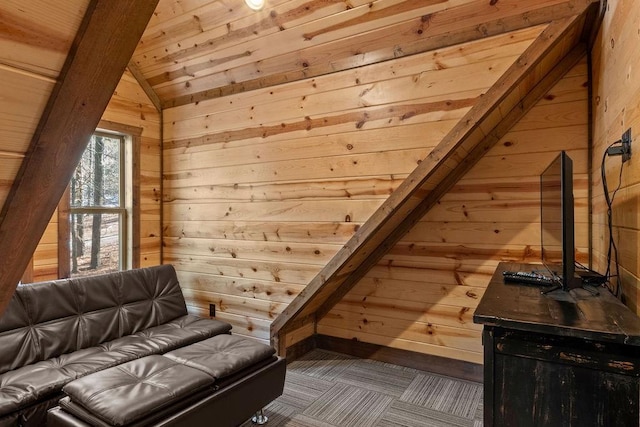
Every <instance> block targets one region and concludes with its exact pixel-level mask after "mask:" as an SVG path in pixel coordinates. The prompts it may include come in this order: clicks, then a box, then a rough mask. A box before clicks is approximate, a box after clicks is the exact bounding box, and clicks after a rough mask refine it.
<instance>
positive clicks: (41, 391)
mask: <svg viewBox="0 0 640 427" xmlns="http://www.w3.org/2000/svg"><path fill="white" fill-rule="evenodd" d="M230 329H231V325H229V324H228V323H225V322H220V321H218V320H213V319H202V318H199V317H196V316H191V315H186V316H182V317H179V318H178V319H174V320H172V321H170V322H168V323H166V324H164V325H159V326H155V327H153V328H149V329H147V330H144V331H140V332H138V333H137V334H135V335H127V336H124V337H120V338H116V339H114V340H111V341H109V342H106V343H103V344H100V345H97V346H94V347H89V348H85V349H81V350H77V351H74V352H71V353H67V354H63V355H60V356H58V357H55V358H51V359H49V360H46V361H42V362H38V363H35V364H32V365H27V366H23V367H21V368H17V369H15V370H13V371H9V372H6V373H4V374H0V416H2V415H5V414H8V413H10V412H12V411H15V410H17V409H21V408H24V407H26V406H28V405H30V404H32V403H33V402H35V401H37V400H38V399H40V398H42V397H43V396H46V395H47V394H51V393H54V392H59V391H60V389H61V388H62V386H63V385H65V384H67V383H68V382H69V381H72V380H74V379H76V378H80V377H83V376H85V375H88V374H91V373H94V372H98V371H101V370H104V369H107V368H110V367H113V366H116V365H119V364H122V363H125V362H129V361H132V360H135V359H139V358H142V357H145V356H149V355H152V354H160V353H164V352H167V351H171V350H173V349H176V348H179V347H182V346H185V345H188V344H191V343H194V342H196V341H199V340H202V339H204V338H207V337H211V336H214V335H217V334H227V333H228V332H229V331H230Z"/></svg>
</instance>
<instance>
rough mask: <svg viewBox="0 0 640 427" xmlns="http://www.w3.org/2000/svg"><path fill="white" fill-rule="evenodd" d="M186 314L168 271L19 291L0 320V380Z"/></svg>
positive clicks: (134, 272) (84, 279)
mask: <svg viewBox="0 0 640 427" xmlns="http://www.w3.org/2000/svg"><path fill="white" fill-rule="evenodd" d="M186 314H187V309H186V305H185V302H184V297H183V296H182V291H181V290H180V286H179V284H178V279H177V277H176V273H175V270H174V269H173V267H172V266H171V265H161V266H157V267H149V268H144V269H138V270H129V271H123V272H117V273H111V274H105V275H102V276H94V277H82V278H77V279H67V280H56V281H52V282H43V283H34V284H29V285H21V286H18V288H17V289H16V292H15V294H14V295H13V297H12V299H11V301H10V302H9V305H8V306H7V308H6V311H5V313H4V314H3V315H2V316H1V317H0V349H2V351H1V352H0V374H2V373H4V372H7V371H10V370H12V369H15V368H19V367H21V366H25V365H29V364H32V363H36V362H38V361H41V360H47V359H49V358H53V357H57V356H60V355H61V354H66V353H71V352H73V351H75V350H79V349H82V348H89V347H93V346H96V345H98V344H101V343H104V342H107V341H111V340H114V339H116V338H118V337H121V336H126V335H129V334H134V333H136V332H139V331H141V330H144V329H147V328H150V327H153V326H157V325H161V324H163V323H166V322H169V321H171V320H173V319H175V318H178V317H181V316H184V315H186Z"/></svg>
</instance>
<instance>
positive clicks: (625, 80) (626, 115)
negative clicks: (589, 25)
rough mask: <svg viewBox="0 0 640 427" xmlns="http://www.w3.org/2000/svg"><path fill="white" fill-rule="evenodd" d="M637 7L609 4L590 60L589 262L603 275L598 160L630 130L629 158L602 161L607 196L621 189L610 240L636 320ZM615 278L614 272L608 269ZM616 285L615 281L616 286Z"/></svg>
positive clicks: (639, 170) (639, 234)
mask: <svg viewBox="0 0 640 427" xmlns="http://www.w3.org/2000/svg"><path fill="white" fill-rule="evenodd" d="M639 22H640V7H638V2H637V1H636V0H609V1H608V4H607V10H606V13H605V15H604V20H603V23H602V27H601V28H600V32H599V34H598V38H597V39H596V42H595V44H594V47H593V50H592V57H593V98H592V99H591V105H592V108H593V153H592V162H593V168H592V170H593V184H592V194H593V196H592V209H593V230H592V233H593V236H594V238H593V261H594V266H595V267H596V268H597V269H598V271H600V272H604V271H605V270H606V264H607V262H606V258H607V255H606V254H607V248H608V240H609V232H608V227H607V219H606V217H607V215H606V203H605V199H604V194H603V190H602V179H601V178H600V171H601V162H602V156H603V153H604V151H605V150H606V148H607V147H608V146H609V144H611V143H613V142H615V141H618V140H619V139H620V137H621V135H622V133H623V132H624V131H625V130H627V129H628V128H631V130H632V137H633V142H632V144H631V147H632V158H631V160H630V161H629V162H627V163H625V164H624V168H623V171H622V181H620V179H619V173H620V165H621V158H620V157H609V158H608V159H607V160H606V166H605V167H606V169H605V170H606V174H607V182H608V186H609V190H610V192H609V193H610V194H611V193H612V192H613V190H614V189H615V188H616V186H617V185H618V183H621V188H620V191H619V192H618V194H617V195H616V196H615V199H614V204H613V210H612V211H613V236H614V240H615V242H616V245H617V246H618V251H619V262H620V279H621V285H622V287H621V288H622V291H623V295H624V301H625V302H626V304H627V306H629V307H630V308H631V309H632V310H634V311H635V312H636V313H638V314H640V292H639V289H640V263H639V261H638V259H639V258H638V253H639V252H640V219H639V218H640V217H639V216H638V210H639V208H640V150H639V149H638V148H639V147H640V146H639V145H638V142H639V141H640V108H639V107H640V78H638V73H639V72H640V52H639V51H638V45H639V44H640V27H639V26H638V23H639ZM612 268H613V270H614V274H615V266H614V265H613V264H612ZM616 283H617V281H616Z"/></svg>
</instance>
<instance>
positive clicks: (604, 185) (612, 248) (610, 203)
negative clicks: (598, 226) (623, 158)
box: [600, 141, 623, 297]
mask: <svg viewBox="0 0 640 427" xmlns="http://www.w3.org/2000/svg"><path fill="white" fill-rule="evenodd" d="M619 143H620V141H616V142H614V143H612V144H611V145H609V147H607V149H606V150H605V152H604V154H603V155H602V163H601V165H600V174H601V177H602V190H603V192H604V200H605V202H606V204H607V227H608V229H609V247H608V249H607V271H606V272H605V274H604V275H605V277H606V278H607V283H608V284H609V286H612V284H611V278H612V277H616V278H617V279H618V281H617V283H616V287H615V289H614V290H612V289H611V288H610V287H609V290H610V291H611V293H612V294H614V295H615V296H616V297H618V296H619V295H620V264H619V263H618V247H617V246H616V242H615V240H614V239H613V201H614V199H615V197H616V193H617V192H618V190H620V187H621V185H622V167H623V163H622V162H620V174H619V177H618V186H617V187H616V189H615V190H614V191H613V193H612V194H611V197H609V188H608V185H607V173H606V170H605V161H606V159H607V156H608V150H609V148H611V147H613V146H614V145H616V144H619ZM612 254H613V257H614V260H615V265H616V274H615V276H613V275H612V274H611V255H612Z"/></svg>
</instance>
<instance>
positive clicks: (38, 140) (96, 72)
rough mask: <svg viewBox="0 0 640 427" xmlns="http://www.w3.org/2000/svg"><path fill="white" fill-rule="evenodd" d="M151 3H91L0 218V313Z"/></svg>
mask: <svg viewBox="0 0 640 427" xmlns="http://www.w3.org/2000/svg"><path fill="white" fill-rule="evenodd" d="M157 3H158V0H93V1H91V2H90V4H89V7H88V9H87V12H86V13H85V16H84V19H83V22H82V24H81V26H80V29H79V31H78V34H77V35H76V38H75V40H74V43H73V45H72V47H71V50H70V52H69V55H68V57H67V60H66V62H65V64H64V67H63V68H62V71H61V73H60V78H59V80H58V83H57V84H56V86H55V88H54V90H53V92H52V94H51V96H50V98H49V101H48V103H47V106H46V107H45V110H44V113H43V114H42V117H41V119H40V123H39V124H38V127H37V129H36V131H35V134H34V136H33V138H32V140H31V145H30V146H29V150H28V152H27V155H26V157H25V159H24V160H23V162H22V165H21V167H20V170H19V171H18V175H17V176H16V179H15V180H14V182H13V186H12V188H11V191H10V193H9V195H8V197H7V200H6V202H5V204H4V206H3V208H2V212H1V213H0V314H2V312H3V311H4V308H5V307H6V305H7V303H8V302H9V300H10V298H11V296H12V294H13V292H14V290H15V288H16V285H17V283H18V281H19V280H20V276H21V275H22V272H23V271H24V270H25V267H26V266H27V264H28V263H29V260H30V259H31V255H32V254H33V252H34V250H35V249H36V246H37V245H38V241H39V240H40V237H41V236H42V234H43V233H44V230H45V228H46V226H47V223H48V221H49V218H51V215H52V214H53V212H54V210H55V208H56V206H57V204H58V201H59V200H60V197H61V196H62V194H63V192H64V190H65V188H66V186H67V184H68V182H69V180H70V179H71V175H72V174H73V171H74V169H75V167H76V165H77V163H78V161H79V159H80V157H81V156H82V153H83V151H84V149H85V147H86V144H87V141H88V140H89V137H90V136H91V133H92V132H93V131H94V130H95V128H96V126H97V124H98V122H99V121H100V117H101V116H102V113H103V112H104V110H105V108H106V107H107V104H108V103H109V99H110V98H111V95H112V94H113V91H114V90H115V88H116V86H117V84H118V81H119V80H120V77H121V76H122V73H123V72H124V69H125V67H126V66H127V63H128V62H129V60H130V59H131V55H132V54H133V51H134V49H135V47H136V45H137V43H138V41H139V40H140V37H141V36H142V33H143V31H144V29H145V27H146V25H147V23H148V22H149V19H150V18H151V15H152V13H153V11H154V10H155V7H156V5H157Z"/></svg>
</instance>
